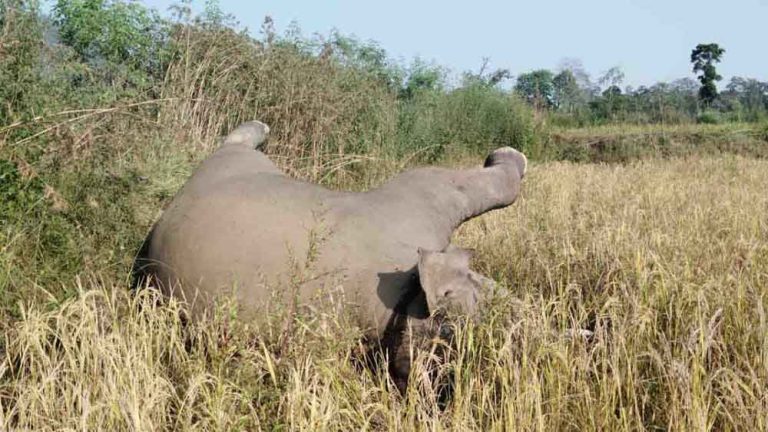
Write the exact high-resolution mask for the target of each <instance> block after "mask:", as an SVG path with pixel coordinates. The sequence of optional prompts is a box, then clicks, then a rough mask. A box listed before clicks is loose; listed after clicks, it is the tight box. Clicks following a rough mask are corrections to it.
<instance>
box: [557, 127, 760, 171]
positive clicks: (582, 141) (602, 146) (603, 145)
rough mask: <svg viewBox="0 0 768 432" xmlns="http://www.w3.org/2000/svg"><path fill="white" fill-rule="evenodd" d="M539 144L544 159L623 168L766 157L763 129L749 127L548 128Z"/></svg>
mask: <svg viewBox="0 0 768 432" xmlns="http://www.w3.org/2000/svg"><path fill="white" fill-rule="evenodd" d="M544 141H545V144H544V146H543V147H544V150H543V153H544V155H545V156H546V157H548V158H551V159H559V160H571V161H575V162H610V163H615V162H619V163H626V162H629V161H634V160H638V159H653V158H657V157H659V156H661V157H666V158H670V157H688V156H692V155H719V154H737V155H742V156H749V157H758V158H765V157H768V134H766V125H760V124H754V123H726V124H680V125H662V124H654V125H624V124H615V125H606V126H597V127H587V128H578V129H563V128H552V129H551V130H550V131H548V136H547V138H546V139H545V140H544Z"/></svg>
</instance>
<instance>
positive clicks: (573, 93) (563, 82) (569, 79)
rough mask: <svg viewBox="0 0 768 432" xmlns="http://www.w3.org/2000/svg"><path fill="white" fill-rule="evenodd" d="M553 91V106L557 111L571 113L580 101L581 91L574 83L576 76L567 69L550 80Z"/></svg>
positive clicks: (576, 83) (577, 84)
mask: <svg viewBox="0 0 768 432" xmlns="http://www.w3.org/2000/svg"><path fill="white" fill-rule="evenodd" d="M552 85H553V86H554V91H555V94H554V96H555V106H556V107H557V109H559V110H564V111H567V112H569V113H570V112H572V111H573V109H574V108H575V107H576V106H577V105H578V103H579V102H580V101H581V99H582V98H581V89H580V88H579V83H578V82H576V76H574V74H573V72H571V71H570V70H569V69H565V70H563V71H562V72H560V73H559V74H557V75H555V77H554V78H553V79H552Z"/></svg>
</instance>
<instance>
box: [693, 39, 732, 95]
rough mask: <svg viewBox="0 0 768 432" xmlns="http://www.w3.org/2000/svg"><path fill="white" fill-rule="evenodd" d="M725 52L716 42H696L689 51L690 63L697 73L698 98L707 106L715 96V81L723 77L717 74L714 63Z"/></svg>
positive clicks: (718, 61) (717, 61) (718, 60)
mask: <svg viewBox="0 0 768 432" xmlns="http://www.w3.org/2000/svg"><path fill="white" fill-rule="evenodd" d="M724 53H725V49H723V48H720V45H718V44H716V43H710V44H698V45H696V48H694V50H693V51H691V63H693V72H694V73H699V72H701V75H699V81H700V82H701V88H699V98H700V99H701V101H702V102H703V103H704V105H706V106H709V105H711V104H712V102H714V100H715V99H716V98H717V86H716V85H715V81H720V80H721V79H723V77H722V76H720V75H718V73H717V70H716V69H715V63H720V58H721V57H722V56H723V54H724Z"/></svg>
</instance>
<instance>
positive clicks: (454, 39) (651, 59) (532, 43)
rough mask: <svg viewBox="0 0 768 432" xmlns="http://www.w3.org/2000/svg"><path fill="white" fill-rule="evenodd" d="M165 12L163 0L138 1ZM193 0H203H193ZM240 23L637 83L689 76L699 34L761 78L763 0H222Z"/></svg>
mask: <svg viewBox="0 0 768 432" xmlns="http://www.w3.org/2000/svg"><path fill="white" fill-rule="evenodd" d="M144 2H145V3H146V4H147V5H149V6H152V7H155V8H157V9H158V10H160V11H162V12H165V11H166V9H167V8H168V6H169V5H170V4H172V3H173V1H171V0H144ZM196 3H197V5H196V6H195V9H201V8H202V4H203V2H202V1H201V0H197V1H196ZM220 5H221V8H222V9H223V10H224V11H225V12H228V13H231V14H233V15H234V16H235V17H236V18H237V20H238V21H239V22H240V23H241V25H242V26H245V27H248V28H249V29H250V30H251V31H253V32H257V31H258V29H259V27H260V26H261V23H262V21H263V19H264V16H265V15H270V16H272V18H273V19H274V21H275V24H276V26H277V28H278V30H280V31H282V30H284V29H285V28H286V27H287V26H288V24H289V23H290V22H291V21H296V22H297V23H298V24H299V26H300V27H301V29H302V30H303V33H304V34H307V35H310V34H312V33H315V32H318V33H321V34H328V33H329V31H330V30H332V29H334V28H336V29H338V30H340V31H341V32H342V33H344V34H354V35H355V36H357V37H359V38H360V39H363V40H375V41H377V42H379V43H380V44H381V46H382V47H383V48H385V49H386V50H387V52H389V54H390V55H391V56H392V57H395V58H401V59H403V60H405V61H406V62H409V61H410V59H411V58H413V57H414V56H420V57H421V58H423V59H425V60H428V61H429V60H432V61H435V62H436V63H438V64H440V65H443V66H447V67H449V68H450V69H451V70H452V71H454V72H461V71H463V70H478V69H479V67H480V65H481V63H482V58H483V57H489V58H490V60H491V67H492V68H508V69H510V71H512V73H513V74H514V75H517V74H520V73H523V72H526V71H530V70H532V69H537V68H549V69H557V67H558V65H560V64H561V61H562V60H563V59H565V58H576V59H579V60H581V61H582V63H583V65H584V67H585V69H586V70H587V71H588V72H589V73H590V74H591V75H592V77H593V78H596V77H597V76H599V75H600V74H601V73H602V72H604V71H605V70H607V69H608V68H610V67H612V66H620V67H621V68H622V70H623V71H624V73H625V74H626V81H625V84H629V85H633V86H638V85H648V84H653V83H654V82H657V81H669V80H673V79H676V78H682V77H693V75H692V73H691V68H690V64H689V56H690V52H691V50H692V49H693V47H694V46H695V45H696V44H698V43H703V42H706V43H708V42H717V43H719V44H720V45H721V46H722V47H724V48H725V49H726V53H725V56H724V58H723V62H722V63H721V65H720V66H719V67H718V70H719V72H720V73H721V74H722V75H723V76H724V77H725V80H726V81H723V82H721V84H720V85H721V87H722V86H723V85H724V83H725V82H727V79H729V78H730V77H731V76H733V75H738V76H745V77H752V78H757V79H760V80H763V81H768V55H766V52H768V49H767V48H766V46H765V43H766V42H768V0H731V1H728V2H722V1H720V2H716V1H713V0H699V1H694V0H558V1H555V0H527V1H525V2H515V1H501V0H495V1H494V0H473V1H471V2H469V1H468V2H448V1H435V0H410V1H408V0H388V1H378V2H372V1H363V0H358V1H352V0H337V1H320V0H258V1H253V2H250V1H248V2H246V1H235V0H220Z"/></svg>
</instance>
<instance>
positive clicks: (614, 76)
mask: <svg viewBox="0 0 768 432" xmlns="http://www.w3.org/2000/svg"><path fill="white" fill-rule="evenodd" d="M623 82H624V71H622V70H621V68H620V67H619V66H614V67H612V68H610V69H608V70H607V71H605V73H603V76H601V77H600V79H599V80H598V81H597V83H598V84H600V86H601V87H605V90H608V89H609V88H611V87H621V84H622V83H623ZM605 90H603V91H605Z"/></svg>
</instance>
